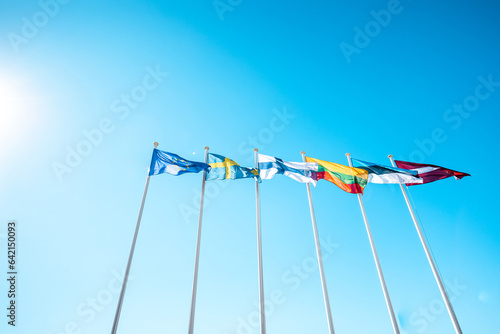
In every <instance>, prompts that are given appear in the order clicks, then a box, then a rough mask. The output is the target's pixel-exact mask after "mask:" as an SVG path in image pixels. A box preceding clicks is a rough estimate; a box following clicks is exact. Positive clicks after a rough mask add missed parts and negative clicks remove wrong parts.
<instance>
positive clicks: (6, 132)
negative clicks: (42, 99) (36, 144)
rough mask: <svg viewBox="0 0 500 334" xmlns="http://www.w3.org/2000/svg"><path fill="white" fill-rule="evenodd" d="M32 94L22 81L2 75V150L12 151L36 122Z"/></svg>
mask: <svg viewBox="0 0 500 334" xmlns="http://www.w3.org/2000/svg"><path fill="white" fill-rule="evenodd" d="M32 102H33V101H32V96H31V94H30V92H29V91H27V90H26V88H24V87H23V85H22V84H21V83H20V82H16V81H15V80H12V79H10V78H5V77H0V151H3V152H1V153H2V155H3V154H4V153H6V151H8V150H9V151H10V149H11V148H12V146H14V145H15V143H18V142H19V139H21V138H23V137H25V136H26V134H27V133H28V131H29V130H30V128H31V127H32V125H33V123H34V121H35V120H34V119H32V118H33V116H34V115H32V114H31V110H30V109H31V108H32V107H33V106H31V104H32Z"/></svg>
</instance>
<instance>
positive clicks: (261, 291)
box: [253, 149, 266, 334]
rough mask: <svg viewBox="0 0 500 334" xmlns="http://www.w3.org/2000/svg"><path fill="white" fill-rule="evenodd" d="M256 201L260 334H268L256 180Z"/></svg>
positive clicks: (256, 156) (257, 163)
mask: <svg viewBox="0 0 500 334" xmlns="http://www.w3.org/2000/svg"><path fill="white" fill-rule="evenodd" d="M253 151H254V156H255V168H259V157H258V153H257V152H258V151H259V150H258V149H254V150H253ZM255 201H256V205H257V211H256V217H257V254H258V264H259V315H260V333H261V334H266V308H265V306H264V273H263V269H262V235H261V228H260V200H259V180H258V179H255Z"/></svg>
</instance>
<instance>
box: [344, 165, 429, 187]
mask: <svg viewBox="0 0 500 334" xmlns="http://www.w3.org/2000/svg"><path fill="white" fill-rule="evenodd" d="M352 160H353V161H355V162H356V164H357V165H359V166H356V167H357V168H361V169H364V170H366V171H367V172H368V182H369V183H399V184H401V183H422V182H423V180H422V179H421V178H419V177H418V173H417V172H416V171H413V170H408V169H401V168H394V167H389V166H384V165H378V164H374V163H372V162H366V161H362V160H358V159H352Z"/></svg>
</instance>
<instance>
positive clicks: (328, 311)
mask: <svg viewBox="0 0 500 334" xmlns="http://www.w3.org/2000/svg"><path fill="white" fill-rule="evenodd" d="M300 154H301V155H302V161H303V162H306V155H305V154H306V153H305V152H304V151H302V152H300ZM306 186H307V197H308V199H309V211H310V212H311V221H312V227H313V233H314V242H315V245H316V256H317V257H318V267H319V273H320V278H321V287H322V289H323V299H324V301H325V309H326V319H327V321H328V331H329V333H330V334H334V333H335V330H334V328H333V320H332V310H331V308H330V299H329V298H328V289H327V288H326V278H325V269H324V268H323V259H322V257H321V246H320V243H319V236H318V227H317V226H316V217H315V215H314V207H313V202H312V196H311V186H310V184H309V183H306Z"/></svg>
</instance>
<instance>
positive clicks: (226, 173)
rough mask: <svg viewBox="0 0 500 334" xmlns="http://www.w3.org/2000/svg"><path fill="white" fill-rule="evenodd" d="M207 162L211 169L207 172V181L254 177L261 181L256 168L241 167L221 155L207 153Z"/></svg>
mask: <svg viewBox="0 0 500 334" xmlns="http://www.w3.org/2000/svg"><path fill="white" fill-rule="evenodd" d="M208 164H209V165H210V167H211V169H210V171H209V172H208V173H207V178H206V180H207V181H210V180H227V179H231V180H234V179H244V178H249V177H254V178H256V179H257V180H258V181H259V182H261V180H260V176H259V170H258V169H257V168H248V167H241V166H240V165H238V164H237V163H236V162H234V161H233V160H231V159H228V158H226V157H223V156H222V155H218V154H213V153H209V154H208Z"/></svg>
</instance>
